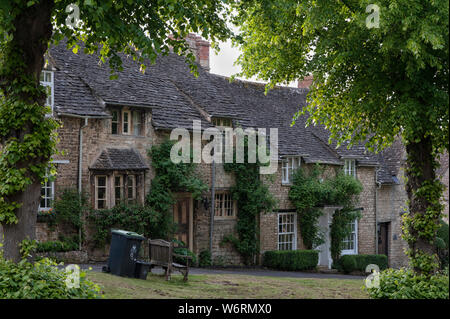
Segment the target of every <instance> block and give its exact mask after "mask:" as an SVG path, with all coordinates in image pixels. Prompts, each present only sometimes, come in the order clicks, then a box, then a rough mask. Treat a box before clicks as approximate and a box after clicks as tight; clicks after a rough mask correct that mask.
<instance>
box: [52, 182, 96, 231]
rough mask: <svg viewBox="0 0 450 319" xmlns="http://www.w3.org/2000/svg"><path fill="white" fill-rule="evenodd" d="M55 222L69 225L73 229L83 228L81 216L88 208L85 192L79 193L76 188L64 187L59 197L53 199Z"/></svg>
mask: <svg viewBox="0 0 450 319" xmlns="http://www.w3.org/2000/svg"><path fill="white" fill-rule="evenodd" d="M53 208H54V210H55V212H56V223H57V224H65V225H69V226H70V227H72V228H73V230H75V231H79V230H80V229H82V228H83V219H82V216H83V215H84V212H85V211H87V209H88V201H87V197H86V195H85V194H81V195H80V194H79V193H78V190H76V189H70V188H68V189H64V190H63V192H62V194H61V196H60V198H59V199H57V200H56V201H55V203H54V204H53Z"/></svg>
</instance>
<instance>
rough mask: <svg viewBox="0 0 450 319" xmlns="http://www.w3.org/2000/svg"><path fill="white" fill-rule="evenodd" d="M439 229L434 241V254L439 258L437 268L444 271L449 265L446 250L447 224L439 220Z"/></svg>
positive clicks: (447, 250) (447, 251)
mask: <svg viewBox="0 0 450 319" xmlns="http://www.w3.org/2000/svg"><path fill="white" fill-rule="evenodd" d="M440 225H441V226H440V227H439V229H438V230H437V234H436V240H435V242H434V245H435V248H436V253H437V256H438V258H439V268H440V269H441V270H442V269H445V268H446V267H448V265H449V256H448V255H449V249H448V234H449V233H448V224H447V223H446V222H445V221H443V220H441V222H440Z"/></svg>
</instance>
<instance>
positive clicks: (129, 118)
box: [121, 109, 132, 135]
mask: <svg viewBox="0 0 450 319" xmlns="http://www.w3.org/2000/svg"><path fill="white" fill-rule="evenodd" d="M125 114H127V119H128V120H127V121H126V122H125ZM131 114H132V112H131V111H130V110H127V109H123V110H122V125H121V127H122V135H132V133H131V132H130V128H131ZM125 123H126V127H127V130H126V132H125Z"/></svg>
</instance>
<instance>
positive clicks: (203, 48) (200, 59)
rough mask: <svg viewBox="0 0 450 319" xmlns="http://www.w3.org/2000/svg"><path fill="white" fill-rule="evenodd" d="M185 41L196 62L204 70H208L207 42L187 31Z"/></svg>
mask: <svg viewBox="0 0 450 319" xmlns="http://www.w3.org/2000/svg"><path fill="white" fill-rule="evenodd" d="M186 41H187V42H188V43H189V47H190V48H191V50H192V51H193V53H194V55H195V59H196V61H197V63H199V64H200V66H201V67H202V68H204V69H205V70H206V71H209V69H210V68H209V47H210V45H209V42H208V41H206V40H203V39H202V37H201V36H198V35H195V34H194V33H189V35H188V36H187V37H186Z"/></svg>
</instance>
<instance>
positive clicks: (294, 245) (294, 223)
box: [277, 212, 297, 251]
mask: <svg viewBox="0 0 450 319" xmlns="http://www.w3.org/2000/svg"><path fill="white" fill-rule="evenodd" d="M283 216H292V217H293V220H292V222H289V223H287V222H285V223H283V222H282V223H281V224H280V217H281V221H282V219H283ZM289 224H292V226H293V229H292V231H289V232H280V227H281V228H282V225H289ZM287 235H292V240H291V242H288V241H280V236H287ZM281 245H292V247H291V249H281ZM277 250H280V251H281V250H297V213H296V212H278V213H277Z"/></svg>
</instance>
